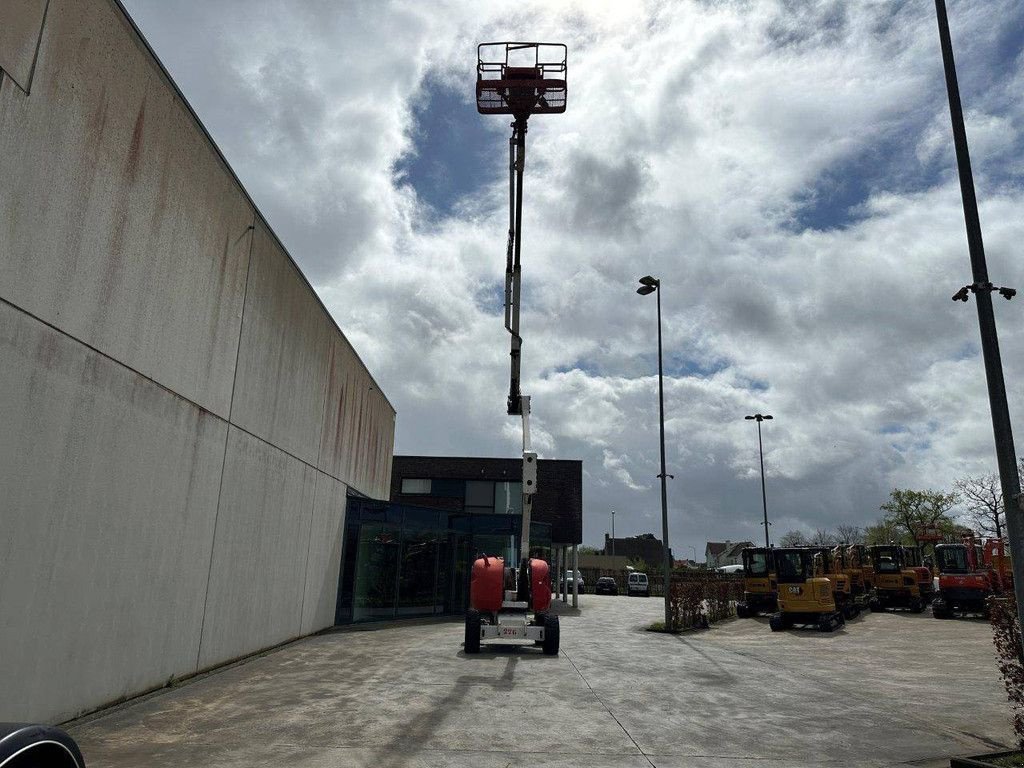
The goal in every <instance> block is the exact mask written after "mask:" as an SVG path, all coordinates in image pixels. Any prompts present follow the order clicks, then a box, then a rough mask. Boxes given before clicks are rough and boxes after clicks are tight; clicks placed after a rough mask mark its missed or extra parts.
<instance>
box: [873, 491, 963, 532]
mask: <svg viewBox="0 0 1024 768" xmlns="http://www.w3.org/2000/svg"><path fill="white" fill-rule="evenodd" d="M958 501H959V498H958V497H957V495H956V494H955V493H943V492H942V491H932V490H927V491H912V490H909V489H906V490H905V489H900V488H893V490H892V492H891V493H890V494H889V501H887V502H886V503H885V504H882V505H881V506H880V507H879V509H880V510H882V511H883V512H885V516H884V517H883V518H882V522H883V523H887V524H889V525H892V526H893V527H894V528H895V529H896V531H898V532H899V534H900V538H906V539H910V541H912V542H913V544H914V546H920V545H921V539H920V536H921V535H922V534H923V533H924V531H925V529H926V528H937V529H938V530H939V533H940V534H944V533H949V534H951V533H952V532H953V531H954V529H955V528H956V527H957V526H956V523H955V522H954V521H953V519H952V518H951V517H950V516H949V515H948V514H946V513H947V512H949V510H950V509H952V508H953V507H954V506H956V504H957V502H958Z"/></svg>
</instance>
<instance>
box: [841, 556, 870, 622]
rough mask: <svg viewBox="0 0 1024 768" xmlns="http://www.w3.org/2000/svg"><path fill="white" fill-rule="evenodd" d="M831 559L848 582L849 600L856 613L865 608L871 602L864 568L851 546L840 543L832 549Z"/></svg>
mask: <svg viewBox="0 0 1024 768" xmlns="http://www.w3.org/2000/svg"><path fill="white" fill-rule="evenodd" d="M832 560H833V562H834V563H835V567H836V568H837V569H838V570H839V572H840V573H843V574H844V575H845V576H846V578H847V579H849V583H850V600H851V602H852V604H853V607H854V609H855V610H856V612H857V613H860V612H861V611H863V610H865V609H867V607H868V603H870V602H871V597H870V595H869V591H868V589H867V587H866V586H865V579H864V568H863V567H862V566H861V564H860V562H859V559H858V558H857V553H856V551H855V550H854V548H853V547H850V546H846V545H840V546H838V547H836V548H835V549H833V550H832Z"/></svg>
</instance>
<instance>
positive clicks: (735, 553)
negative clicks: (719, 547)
mask: <svg viewBox="0 0 1024 768" xmlns="http://www.w3.org/2000/svg"><path fill="white" fill-rule="evenodd" d="M752 546H754V542H752V541H738V542H736V543H735V544H732V545H731V546H730V547H729V551H728V552H726V553H725V556H726V557H739V555H740V553H741V552H742V551H743V550H744V549H745V548H746V547H752Z"/></svg>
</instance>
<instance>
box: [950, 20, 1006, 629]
mask: <svg viewBox="0 0 1024 768" xmlns="http://www.w3.org/2000/svg"><path fill="white" fill-rule="evenodd" d="M935 13H936V17H937V20H938V23H939V43H940V45H941V47H942V64H943V68H944V70H945V75H946V94H947V96H948V98H949V115H950V120H951V122H952V125H953V146H954V148H955V149H956V161H957V170H958V172H959V175H960V196H961V198H962V200H963V206H964V223H965V224H966V227H967V247H968V252H969V253H970V257H971V273H972V276H973V278H974V284H973V285H969V286H964V287H963V288H962V289H961V290H960V291H959V292H958V293H957V294H956V295H955V296H954V297H953V298H954V299H960V300H963V301H967V293H968V291H971V292H973V293H974V299H975V301H976V302H977V305H978V325H979V326H980V330H981V350H982V356H983V358H984V360H985V379H986V382H987V384H988V400H989V407H990V409H991V412H992V431H993V434H994V437H995V444H996V460H997V463H998V466H999V482H1000V485H1001V487H1002V492H1003V508H1004V509H1005V510H1006V532H1007V534H1008V538H1009V540H1010V560H1011V562H1012V564H1013V589H1014V593H1015V595H1016V597H1017V620H1018V621H1019V622H1020V626H1022V627H1024V519H1022V517H1024V515H1022V511H1024V510H1022V509H1021V506H1020V502H1021V495H1020V475H1019V474H1018V473H1017V454H1016V451H1015V450H1014V447H1013V431H1012V429H1011V427H1010V409H1009V406H1008V405H1007V402H1006V382H1005V381H1004V380H1003V363H1002V360H1001V358H1000V355H999V337H998V335H997V334H996V318H995V313H994V312H993V311H992V292H993V291H998V292H999V294H1000V295H1001V296H1003V297H1004V298H1006V299H1010V298H1012V297H1013V296H1014V294H1016V291H1015V290H1013V289H1010V288H996V287H995V286H993V285H992V283H991V282H989V279H988V265H987V264H986V262H985V245H984V242H983V241H982V238H981V219H980V218H979V216H978V199H977V197H976V196H975V192H974V175H973V173H972V171H971V155H970V152H969V151H968V149H967V131H966V129H965V128H964V113H963V106H962V105H961V103H960V86H959V85H958V84H957V77H956V62H955V61H954V59H953V42H952V40H951V38H950V35H949V17H948V16H947V15H946V3H945V0H935Z"/></svg>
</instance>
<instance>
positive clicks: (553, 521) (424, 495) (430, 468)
mask: <svg viewBox="0 0 1024 768" xmlns="http://www.w3.org/2000/svg"><path fill="white" fill-rule="evenodd" d="M522 473H523V461H522V459H519V458H515V459H475V458H465V457H453V456H395V457H394V463H393V464H392V469H391V500H392V501H394V502H398V503H401V504H410V505H415V506H419V507H432V508H435V509H443V510H446V511H449V512H476V513H492V514H516V513H517V512H519V513H521V512H522V501H521V493H522V487H521V484H520V481H521V479H522ZM532 519H533V521H534V522H535V523H547V524H549V525H550V526H551V541H552V542H553V543H555V544H579V543H581V542H582V541H583V462H582V461H579V460H574V459H539V460H538V461H537V495H536V497H535V498H534V502H533V517H532Z"/></svg>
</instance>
